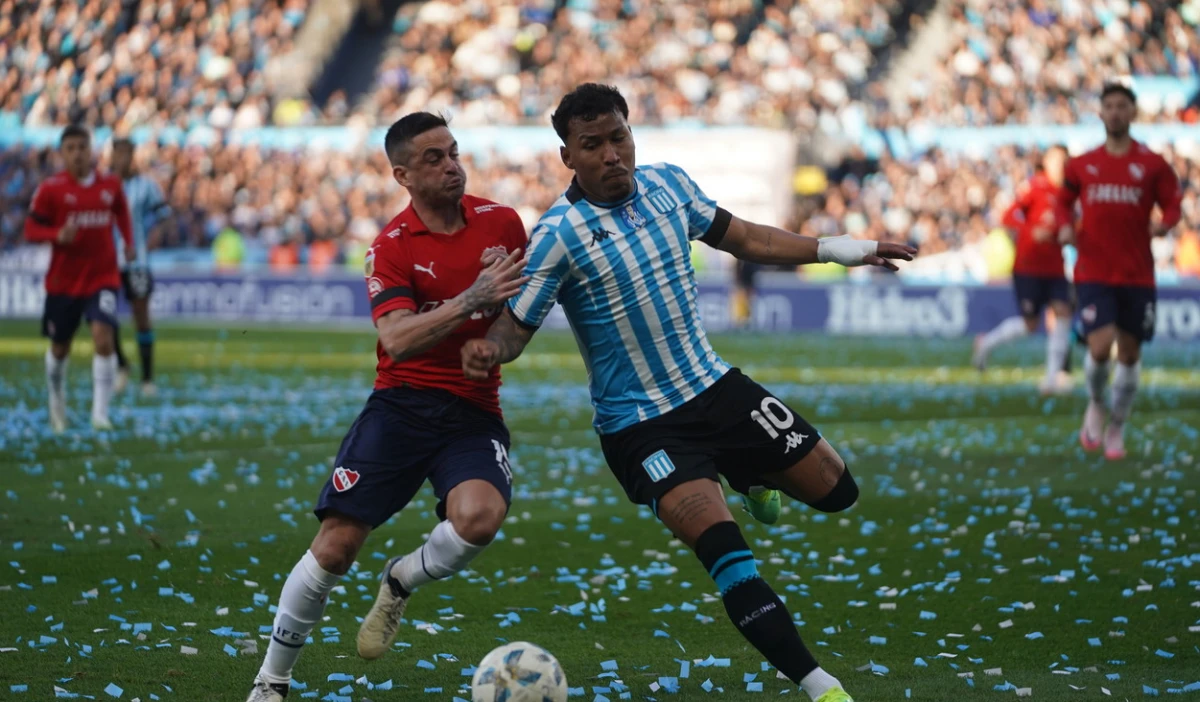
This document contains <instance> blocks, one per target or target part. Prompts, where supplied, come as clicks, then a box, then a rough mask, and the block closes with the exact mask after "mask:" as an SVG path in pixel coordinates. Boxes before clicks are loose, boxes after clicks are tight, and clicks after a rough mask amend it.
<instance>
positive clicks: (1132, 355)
mask: <svg viewBox="0 0 1200 702" xmlns="http://www.w3.org/2000/svg"><path fill="white" fill-rule="evenodd" d="M1141 360H1142V350H1141V349H1138V348H1132V349H1117V363H1120V364H1121V365H1123V366H1135V365H1137V364H1138V362H1140V361H1141Z"/></svg>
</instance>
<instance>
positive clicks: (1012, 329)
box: [982, 317, 1029, 353]
mask: <svg viewBox="0 0 1200 702" xmlns="http://www.w3.org/2000/svg"><path fill="white" fill-rule="evenodd" d="M1028 333H1029V330H1028V329H1026V328H1025V320H1024V319H1021V318H1020V317H1009V318H1008V319H1006V320H1004V321H1003V322H1000V323H999V324H997V325H996V328H995V329H993V330H991V331H990V332H988V333H987V334H984V335H983V341H982V346H983V352H984V353H991V352H992V349H994V348H996V347H997V346H999V345H1001V344H1007V343H1008V342H1010V341H1012V340H1014V339H1020V338H1021V337H1023V336H1025V335H1026V334H1028Z"/></svg>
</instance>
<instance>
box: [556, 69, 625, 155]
mask: <svg viewBox="0 0 1200 702" xmlns="http://www.w3.org/2000/svg"><path fill="white" fill-rule="evenodd" d="M613 112H619V113H621V116H622V117H624V118H625V119H629V105H628V104H627V103H626V102H625V98H624V97H623V96H622V95H621V91H620V90H617V89H616V88H614V87H613V86H611V85H600V84H599V83H584V84H583V85H580V86H578V87H577V88H575V89H574V90H572V91H571V92H569V93H567V94H566V95H564V96H563V99H562V100H561V101H559V103H558V109H557V110H555V111H554V114H553V115H550V123H551V124H553V125H554V131H555V132H556V133H557V134H558V138H559V139H562V140H563V143H564V144H565V143H567V137H568V136H569V135H570V134H571V120H574V119H581V120H583V121H584V122H591V121H592V120H594V119H597V118H598V117H602V116H604V115H607V114H611V113H613Z"/></svg>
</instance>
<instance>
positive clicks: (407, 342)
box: [376, 250, 529, 362]
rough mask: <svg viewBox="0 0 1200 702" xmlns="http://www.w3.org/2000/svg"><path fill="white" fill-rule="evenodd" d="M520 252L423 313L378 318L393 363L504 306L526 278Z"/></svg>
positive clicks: (397, 313) (395, 312) (393, 313)
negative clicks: (478, 314) (477, 316)
mask: <svg viewBox="0 0 1200 702" xmlns="http://www.w3.org/2000/svg"><path fill="white" fill-rule="evenodd" d="M524 266H525V259H524V257H522V256H521V251H520V250H517V251H513V252H512V253H511V254H509V255H508V257H506V258H503V259H496V260H494V261H492V263H491V265H489V266H488V267H487V268H484V269H483V270H482V271H480V273H479V277H478V278H476V279H475V282H474V283H473V284H472V285H471V287H469V288H467V289H466V290H464V291H463V292H462V293H460V294H459V295H458V296H457V297H455V298H454V299H452V300H448V301H447V302H446V304H444V305H441V306H440V307H438V308H437V309H435V310H433V311H431V312H426V313H423V314H415V313H414V312H413V311H412V310H393V311H391V312H388V313H387V314H385V315H383V316H382V317H380V318H379V321H378V322H377V323H376V326H377V327H378V328H379V343H380V344H382V345H383V350H384V351H386V352H387V354H388V356H390V357H391V359H392V360H393V361H397V362H399V361H403V360H405V359H407V358H412V357H413V356H416V355H418V354H421V353H424V352H426V351H428V350H429V349H431V348H433V347H434V346H437V345H438V344H440V343H441V342H442V341H444V340H445V339H446V337H448V336H450V334H451V332H453V331H454V330H455V329H457V328H458V327H459V326H460V325H461V324H462V323H463V322H465V321H467V320H468V319H470V318H471V315H473V314H475V313H476V312H478V311H480V310H487V309H492V308H494V307H498V306H500V305H502V304H504V301H505V300H507V299H508V298H510V297H512V296H513V295H516V294H517V292H518V291H519V290H520V289H521V286H522V285H524V284H525V282H526V281H527V280H529V279H528V278H525V277H522V276H521V269H522V268H523V267H524Z"/></svg>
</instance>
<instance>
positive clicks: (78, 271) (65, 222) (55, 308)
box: [25, 125, 137, 434]
mask: <svg viewBox="0 0 1200 702" xmlns="http://www.w3.org/2000/svg"><path fill="white" fill-rule="evenodd" d="M59 152H60V153H61V154H62V157H63V162H64V163H65V164H66V169H65V170H64V171H62V172H61V173H56V174H55V175H52V176H50V177H49V178H47V179H46V180H45V181H44V182H43V183H42V184H41V185H39V186H38V189H37V192H35V193H34V195H33V202H32V203H31V204H30V206H29V217H28V218H27V219H26V220H25V238H26V239H27V240H28V241H31V242H48V243H51V244H52V245H53V252H52V253H51V256H50V269H49V270H48V271H47V272H46V308H45V311H44V313H43V315H42V334H44V335H45V336H46V337H48V338H49V339H50V349H49V350H48V351H46V385H47V387H48V388H49V394H50V398H49V416H50V428H51V430H52V431H53V432H54V433H56V434H61V433H62V432H64V431H66V428H67V419H68V417H67V398H66V375H67V359H68V358H69V356H70V354H71V341H72V339H74V338H75V332H76V331H77V330H78V329H79V324H80V322H81V321H82V320H84V319H87V322H88V326H89V327H90V328H91V332H92V344H93V345H94V349H95V355H94V356H93V357H92V427H93V428H94V429H96V430H97V431H107V430H110V429H112V428H113V425H112V422H111V421H110V420H109V416H108V405H109V401H110V400H111V399H112V395H113V384H114V383H115V382H116V376H117V357H116V355H115V354H114V353H113V330H114V329H116V327H117V286H118V285H119V284H120V277H119V276H118V274H117V249H116V245H115V244H114V242H113V227H114V226H115V227H116V228H117V229H118V230H119V231H120V232H121V236H122V237H123V239H124V241H125V243H126V248H125V254H126V260H136V258H137V254H136V251H135V250H134V249H133V247H132V246H131V245H130V243H131V242H132V235H131V225H130V219H129V207H128V206H127V204H126V202H125V194H124V192H123V191H122V189H121V180H120V179H119V178H117V177H116V176H114V175H111V174H108V173H102V172H99V171H97V170H95V169H94V168H93V166H92V137H91V134H90V133H89V132H88V131H87V130H86V129H84V128H83V127H80V126H77V125H72V126H69V127H67V128H66V129H64V130H63V133H62V137H61V139H60V142H59Z"/></svg>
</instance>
